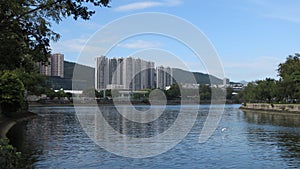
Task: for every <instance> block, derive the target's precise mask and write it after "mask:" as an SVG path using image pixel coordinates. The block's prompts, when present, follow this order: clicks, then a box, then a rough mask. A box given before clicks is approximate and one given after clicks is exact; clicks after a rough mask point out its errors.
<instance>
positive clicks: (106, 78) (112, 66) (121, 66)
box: [95, 56, 172, 91]
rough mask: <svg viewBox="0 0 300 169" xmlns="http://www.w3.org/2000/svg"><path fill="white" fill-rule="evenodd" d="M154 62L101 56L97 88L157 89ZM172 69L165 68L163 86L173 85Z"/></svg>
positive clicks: (97, 73) (97, 63)
mask: <svg viewBox="0 0 300 169" xmlns="http://www.w3.org/2000/svg"><path fill="white" fill-rule="evenodd" d="M154 66H155V65H154V62H149V61H145V60H142V59H140V58H132V57H127V58H118V59H116V58H111V59H109V58H106V57H105V56H101V57H98V58H96V71H95V78H96V84H95V87H96V89H97V90H103V89H126V90H134V91H135V90H141V89H146V88H155V84H156V83H155V81H156V79H155V67H154ZM171 71H172V70H171V68H167V69H166V70H165V68H163V73H164V76H163V77H162V78H163V79H162V80H160V82H161V81H164V82H163V84H162V85H160V86H163V88H164V87H166V85H171V83H172V81H171V79H172V78H169V79H166V78H168V77H171V73H170V72H171Z"/></svg>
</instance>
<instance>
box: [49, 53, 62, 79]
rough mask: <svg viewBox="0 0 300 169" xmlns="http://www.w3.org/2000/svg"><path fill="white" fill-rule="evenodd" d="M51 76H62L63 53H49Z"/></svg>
mask: <svg viewBox="0 0 300 169" xmlns="http://www.w3.org/2000/svg"><path fill="white" fill-rule="evenodd" d="M51 76H59V77H64V55H63V54H60V53H55V54H52V55H51Z"/></svg>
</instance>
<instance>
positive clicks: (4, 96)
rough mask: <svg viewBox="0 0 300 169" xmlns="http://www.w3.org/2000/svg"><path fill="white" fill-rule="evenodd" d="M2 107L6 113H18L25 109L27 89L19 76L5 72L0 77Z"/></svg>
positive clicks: (0, 101)
mask: <svg viewBox="0 0 300 169" xmlns="http://www.w3.org/2000/svg"><path fill="white" fill-rule="evenodd" d="M0 91H1V93H0V106H1V109H2V111H3V112H4V113H11V112H16V111H18V110H20V109H22V108H24V106H25V105H24V92H25V88H24V85H23V83H22V81H21V80H20V79H19V78H18V76H17V75H16V74H15V73H13V72H11V71H5V72H4V73H3V74H2V75H1V76H0Z"/></svg>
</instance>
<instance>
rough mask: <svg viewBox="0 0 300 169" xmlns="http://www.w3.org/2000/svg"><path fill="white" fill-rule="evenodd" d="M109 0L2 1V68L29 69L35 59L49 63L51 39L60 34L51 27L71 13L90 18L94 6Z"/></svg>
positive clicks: (0, 60) (56, 38)
mask: <svg viewBox="0 0 300 169" xmlns="http://www.w3.org/2000/svg"><path fill="white" fill-rule="evenodd" d="M109 2H110V0H43V1H41V0H9V1H0V18H1V22H0V56H1V59H0V70H13V69H16V68H24V69H25V70H26V71H27V72H30V71H31V70H32V68H33V67H34V64H35V63H36V62H43V63H46V62H47V61H48V57H49V55H50V41H51V40H54V41H56V40H58V39H59V37H60V35H59V34H57V33H55V32H53V31H52V30H51V22H53V21H54V22H56V23H59V22H60V21H61V20H62V19H63V18H66V17H68V16H72V17H73V18H74V19H75V20H77V19H78V18H82V19H84V20H87V19H89V18H90V16H92V15H93V14H94V13H95V12H94V11H92V10H89V9H88V7H91V6H105V7H108V4H109Z"/></svg>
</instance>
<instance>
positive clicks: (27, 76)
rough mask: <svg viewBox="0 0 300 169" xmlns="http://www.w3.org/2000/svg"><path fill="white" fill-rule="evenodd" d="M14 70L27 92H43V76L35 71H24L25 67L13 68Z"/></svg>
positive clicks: (39, 93)
mask: <svg viewBox="0 0 300 169" xmlns="http://www.w3.org/2000/svg"><path fill="white" fill-rule="evenodd" d="M14 72H15V73H16V75H17V76H18V78H19V79H20V80H21V81H22V82H23V84H24V87H25V89H26V90H27V92H28V94H34V95H41V94H43V93H44V92H45V88H46V85H45V77H44V76H42V75H41V74H39V73H38V72H37V71H32V72H26V71H25V69H23V68H19V69H15V70H14Z"/></svg>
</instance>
